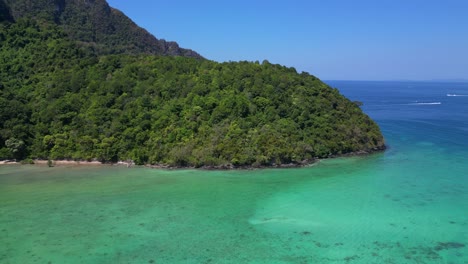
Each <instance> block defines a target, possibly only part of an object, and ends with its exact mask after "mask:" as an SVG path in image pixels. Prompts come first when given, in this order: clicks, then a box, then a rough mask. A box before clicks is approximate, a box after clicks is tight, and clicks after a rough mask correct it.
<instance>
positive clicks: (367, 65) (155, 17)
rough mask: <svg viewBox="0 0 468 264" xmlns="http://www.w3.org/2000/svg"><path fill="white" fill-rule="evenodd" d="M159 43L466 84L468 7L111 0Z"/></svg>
mask: <svg viewBox="0 0 468 264" xmlns="http://www.w3.org/2000/svg"><path fill="white" fill-rule="evenodd" d="M108 3H109V4H110V5H111V6H112V7H115V8H117V9H119V10H121V11H123V12H124V13H125V14H126V15H127V16H129V17H130V18H131V19H132V20H133V21H134V22H136V23H137V24H138V25H140V26H141V27H143V28H145V29H147V30H148V31H149V32H150V33H152V34H153V35H155V36H156V37H157V38H161V39H166V40H172V41H176V42H178V43H179V45H180V46H181V47H183V48H190V49H193V50H195V51H197V52H198V53H200V54H201V55H202V56H204V57H206V58H207V59H211V60H215V61H220V62H222V61H239V60H248V61H256V60H258V61H260V62H261V61H263V60H264V59H266V60H268V61H270V62H272V63H279V64H282V65H286V66H289V67H295V68H296V69H297V70H298V71H306V72H309V73H311V74H313V75H316V76H317V77H319V78H321V79H324V80H434V79H468V0H323V1H318V0H278V1H275V0H270V1H264V0H258V1H255V0H248V1H247V0H230V1H222V0H217V1H215V0H197V1H194V0H190V1H186V0H171V1H167V0H166V1H160V0H132V1H129V0H108Z"/></svg>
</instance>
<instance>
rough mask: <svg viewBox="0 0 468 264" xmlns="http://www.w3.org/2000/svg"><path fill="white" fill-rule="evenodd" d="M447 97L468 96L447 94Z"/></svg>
mask: <svg viewBox="0 0 468 264" xmlns="http://www.w3.org/2000/svg"><path fill="white" fill-rule="evenodd" d="M447 96H449V97H455V96H468V94H447Z"/></svg>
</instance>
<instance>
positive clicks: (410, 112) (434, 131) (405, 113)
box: [327, 81, 468, 158]
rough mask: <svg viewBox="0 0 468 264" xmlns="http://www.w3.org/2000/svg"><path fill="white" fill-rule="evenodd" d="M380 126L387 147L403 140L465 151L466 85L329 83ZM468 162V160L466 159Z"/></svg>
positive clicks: (467, 127) (467, 140) (467, 122)
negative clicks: (360, 103) (354, 102)
mask: <svg viewBox="0 0 468 264" xmlns="http://www.w3.org/2000/svg"><path fill="white" fill-rule="evenodd" d="M327 83H328V84H329V85H330V86H332V87H334V88H337V89H338V90H340V92H341V93H342V94H344V95H345V96H346V97H348V98H350V99H351V100H357V101H360V102H363V103H364V105H363V107H362V109H363V110H364V112H366V113H367V114H368V115H369V116H370V117H372V118H373V119H374V120H375V121H377V123H378V124H379V125H380V127H381V129H382V132H383V133H384V135H385V137H386V139H387V142H388V145H389V147H390V148H392V146H393V147H404V146H400V145H399V143H401V140H402V139H407V140H414V141H421V140H427V141H428V142H431V143H434V144H437V146H439V147H442V148H444V149H445V150H446V151H448V152H449V153H450V152H452V151H453V153H456V152H458V151H462V152H463V151H465V150H466V149H467V147H468V83H456V82H453V83H451V82H384V81H328V82H327ZM467 158H468V157H467Z"/></svg>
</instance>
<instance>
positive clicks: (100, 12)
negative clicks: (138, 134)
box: [0, 0, 202, 58]
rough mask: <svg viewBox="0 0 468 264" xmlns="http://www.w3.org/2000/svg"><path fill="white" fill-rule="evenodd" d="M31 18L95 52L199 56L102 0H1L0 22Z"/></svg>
mask: <svg viewBox="0 0 468 264" xmlns="http://www.w3.org/2000/svg"><path fill="white" fill-rule="evenodd" d="M21 18H34V19H39V20H45V21H48V22H53V23H55V24H58V25H60V26H61V27H62V28H63V30H64V31H65V32H66V33H67V34H68V36H69V37H70V38H71V39H73V40H76V41H77V42H78V43H79V44H81V45H85V46H88V47H92V48H94V49H95V50H96V52H97V53H98V54H142V53H143V54H154V55H168V56H184V57H194V58H202V56H200V55H199V54H198V53H196V52H195V51H192V50H189V49H183V48H180V47H179V45H178V44H177V43H176V42H168V41H165V40H163V39H157V38H156V37H154V36H153V35H151V34H150V33H149V32H148V31H146V30H145V29H143V28H141V27H139V26H138V25H136V24H135V23H134V22H133V21H132V20H131V19H130V18H128V17H127V16H126V15H125V14H123V13H122V12H120V11H119V10H117V9H114V8H112V7H110V6H109V5H108V4H107V2H106V1H105V0H0V22H1V21H5V20H6V21H13V20H17V19H21Z"/></svg>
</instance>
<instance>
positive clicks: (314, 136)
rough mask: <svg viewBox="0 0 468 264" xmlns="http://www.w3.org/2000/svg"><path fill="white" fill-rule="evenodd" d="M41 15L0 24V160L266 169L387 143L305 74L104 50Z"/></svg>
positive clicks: (355, 108)
mask: <svg viewBox="0 0 468 264" xmlns="http://www.w3.org/2000/svg"><path fill="white" fill-rule="evenodd" d="M44 21H47V20H38V19H30V18H29V19H28V18H25V19H17V20H16V21H15V23H10V22H5V20H4V23H0V46H1V49H0V159H12V158H16V159H24V158H40V159H74V160H92V159H97V160H100V161H102V162H115V161H118V160H133V161H135V162H136V163H138V164H145V163H151V164H168V165H173V166H196V167H199V166H217V165H226V164H232V165H234V166H250V165H254V166H264V165H273V164H285V163H301V162H303V161H310V160H313V159H314V158H317V157H328V156H331V155H340V154H346V153H353V152H359V151H374V150H377V149H382V148H383V147H384V141H383V138H382V135H381V133H380V130H379V128H378V126H377V125H376V124H375V123H374V122H373V121H372V120H371V119H370V118H369V117H368V116H366V115H365V114H363V113H362V111H361V109H360V108H359V107H358V106H357V105H356V104H355V103H353V102H350V101H349V100H348V99H346V98H344V97H343V96H342V95H340V94H339V92H338V91H337V90H336V89H332V88H330V87H328V86H327V85H326V84H324V83H323V82H321V81H320V80H318V79H317V78H315V77H314V76H312V75H309V74H307V73H301V74H298V73H297V72H296V70H295V69H293V68H287V67H283V66H280V65H273V64H271V63H269V62H267V61H264V62H262V63H258V62H255V63H254V62H228V63H217V62H213V61H208V60H200V59H195V58H189V57H170V56H154V55H147V54H139V55H138V54H137V55H135V54H133V55H132V54H116V55H109V54H107V55H102V54H101V53H100V52H98V51H96V49H95V48H94V47H91V46H87V45H80V44H79V43H76V41H74V40H73V39H70V38H69V35H68V33H66V32H64V31H63V29H62V27H61V26H58V25H56V24H54V23H47V22H44Z"/></svg>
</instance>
